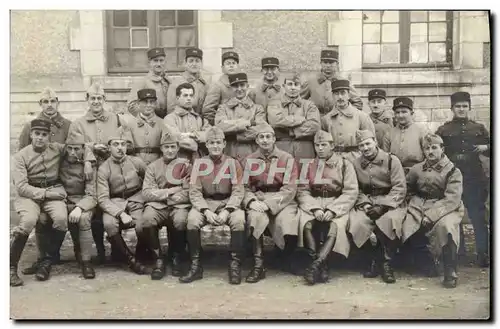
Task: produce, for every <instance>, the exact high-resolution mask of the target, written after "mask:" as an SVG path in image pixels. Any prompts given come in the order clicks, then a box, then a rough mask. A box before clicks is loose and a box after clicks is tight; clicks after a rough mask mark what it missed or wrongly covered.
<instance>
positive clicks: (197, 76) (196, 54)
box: [167, 48, 208, 115]
mask: <svg viewBox="0 0 500 329" xmlns="http://www.w3.org/2000/svg"><path fill="white" fill-rule="evenodd" d="M202 65H203V51H202V50H201V49H198V48H188V49H186V57H185V60H184V66H185V67H186V70H185V71H184V72H183V73H182V76H180V77H179V78H177V79H175V80H174V83H172V84H171V85H170V87H169V88H168V95H167V102H168V111H167V113H172V112H173V111H174V110H175V108H176V106H177V101H176V97H175V96H176V95H177V87H178V86H179V85H181V84H184V83H190V84H191V85H193V87H194V90H195V92H194V98H193V100H192V101H193V109H194V111H195V112H196V113H198V114H199V115H201V111H202V108H203V102H204V101H205V96H206V94H207V89H208V84H207V82H206V81H205V79H204V78H203V77H202V76H201V68H202ZM177 96H178V95H177Z"/></svg>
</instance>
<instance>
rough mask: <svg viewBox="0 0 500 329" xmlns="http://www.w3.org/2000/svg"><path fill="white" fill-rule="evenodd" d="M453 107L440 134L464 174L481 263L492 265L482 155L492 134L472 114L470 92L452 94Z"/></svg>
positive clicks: (465, 194)
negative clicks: (474, 119)
mask: <svg viewBox="0 0 500 329" xmlns="http://www.w3.org/2000/svg"><path fill="white" fill-rule="evenodd" d="M451 110H452V111H453V119H452V120H451V121H448V122H446V123H445V124H444V125H442V126H441V127H439V128H438V130H437V131H436V134H437V135H439V136H441V137H442V139H443V142H444V151H445V153H446V155H447V156H448V158H449V159H450V160H451V161H452V162H453V163H454V164H455V165H456V166H457V168H458V169H460V172H461V173H462V175H463V180H464V182H463V183H464V186H463V194H462V200H463V202H464V204H465V207H466V208H467V214H468V216H469V218H470V220H471V222H472V225H473V226H474V235H475V240H476V253H477V257H478V264H479V266H481V267H488V266H489V253H488V245H489V243H488V238H489V233H488V226H487V223H486V218H487V217H486V215H485V201H486V199H487V195H488V192H487V186H488V185H489V182H488V178H487V177H486V175H485V174H484V171H483V170H482V168H481V162H480V160H479V155H480V154H482V155H484V156H487V157H489V156H490V146H489V144H490V137H489V133H488V131H487V130H486V128H485V126H484V125H482V124H480V123H477V122H475V121H473V120H470V119H469V117H468V116H469V115H468V113H469V112H468V111H470V110H471V99H470V94H469V93H467V92H460V91H459V92H456V93H454V94H453V95H451Z"/></svg>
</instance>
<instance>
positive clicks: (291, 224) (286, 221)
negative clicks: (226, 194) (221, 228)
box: [243, 123, 299, 283]
mask: <svg viewBox="0 0 500 329" xmlns="http://www.w3.org/2000/svg"><path fill="white" fill-rule="evenodd" d="M257 131H258V135H257V138H256V143H257V145H258V146H259V149H258V150H257V151H255V152H254V153H252V154H250V155H249V156H248V157H247V158H246V159H245V165H244V166H243V167H244V168H245V177H243V179H244V180H245V184H246V186H245V191H246V193H245V198H244V199H243V207H244V209H245V210H246V214H247V221H248V226H249V228H250V236H252V244H253V246H252V248H253V257H254V266H253V268H252V270H251V271H250V273H249V274H248V276H247V278H246V282H249V283H255V282H258V281H260V280H261V279H263V278H264V277H265V269H264V259H263V255H262V251H263V248H264V247H263V244H264V241H263V237H262V234H263V233H264V231H265V230H266V228H268V229H269V232H270V233H271V236H272V238H273V240H274V243H275V244H276V246H277V247H278V248H279V249H281V250H283V254H282V256H283V258H282V264H283V267H284V269H285V270H286V271H290V272H291V270H292V268H291V266H290V264H291V263H290V262H291V256H292V253H293V251H294V249H295V247H296V245H297V232H298V225H299V222H298V215H297V210H298V206H297V203H296V202H295V195H296V193H297V185H296V180H297V178H298V167H297V164H296V163H295V160H294V158H293V157H292V156H291V155H290V154H289V153H286V152H284V151H282V150H280V149H278V148H277V147H276V145H275V143H276V137H275V135H274V130H273V128H272V127H271V126H270V125H269V124H267V123H265V124H262V125H260V126H259V127H257ZM259 168H260V169H264V170H263V171H261V170H258V169H259ZM247 172H250V175H251V176H250V177H246V176H247V174H246V173H247Z"/></svg>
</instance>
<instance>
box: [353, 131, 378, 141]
mask: <svg viewBox="0 0 500 329" xmlns="http://www.w3.org/2000/svg"><path fill="white" fill-rule="evenodd" d="M368 138H373V139H375V135H374V134H373V132H372V131H371V130H358V131H356V144H359V143H361V142H362V141H364V140H366V139H368Z"/></svg>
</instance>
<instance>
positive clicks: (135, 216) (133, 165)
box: [97, 127, 146, 274]
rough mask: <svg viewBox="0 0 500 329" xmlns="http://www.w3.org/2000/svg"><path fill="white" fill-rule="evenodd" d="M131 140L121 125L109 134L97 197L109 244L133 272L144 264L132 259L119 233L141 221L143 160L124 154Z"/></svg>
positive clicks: (142, 270)
mask: <svg viewBox="0 0 500 329" xmlns="http://www.w3.org/2000/svg"><path fill="white" fill-rule="evenodd" d="M131 142H132V138H131V137H130V132H129V131H126V130H124V129H123V127H120V128H118V129H115V133H114V134H112V135H111V136H109V139H108V145H109V150H110V154H111V156H110V157H109V158H108V159H107V160H106V161H104V163H103V164H102V165H101V166H100V167H99V171H98V173H97V201H98V202H99V207H101V209H102V211H103V216H102V220H103V223H104V229H105V230H106V233H107V235H108V237H109V240H110V242H111V245H112V246H114V247H115V250H116V251H117V252H119V253H120V254H121V256H122V257H125V258H126V260H127V262H128V265H129V266H130V268H131V269H132V270H133V271H134V272H135V273H137V274H145V273H146V268H145V267H144V266H143V265H142V264H141V263H139V262H138V261H137V260H136V259H135V257H134V254H133V253H132V251H130V249H129V248H128V246H127V244H126V243H125V240H123V237H122V235H121V230H123V229H129V228H133V227H135V225H136V223H137V222H140V221H141V216H142V211H143V209H144V199H143V197H142V192H141V190H142V179H143V177H144V173H145V171H146V164H145V163H144V161H142V160H141V158H138V157H134V156H130V155H127V143H131Z"/></svg>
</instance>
